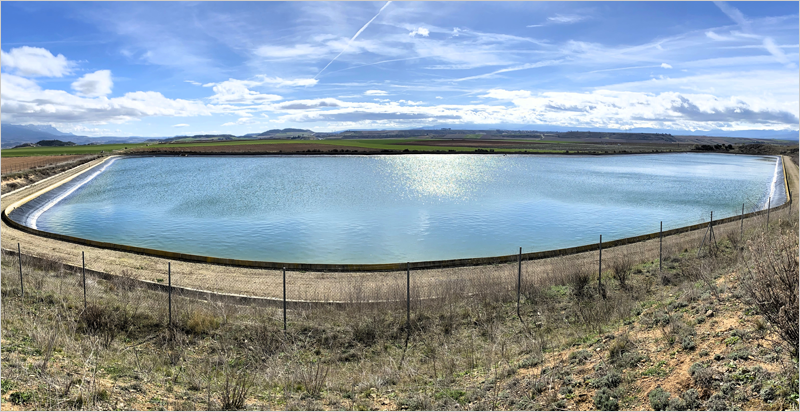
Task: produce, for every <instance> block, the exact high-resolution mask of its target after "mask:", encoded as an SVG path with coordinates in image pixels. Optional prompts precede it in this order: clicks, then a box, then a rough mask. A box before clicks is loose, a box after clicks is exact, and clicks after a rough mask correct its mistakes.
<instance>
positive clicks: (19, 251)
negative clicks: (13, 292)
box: [17, 243, 25, 298]
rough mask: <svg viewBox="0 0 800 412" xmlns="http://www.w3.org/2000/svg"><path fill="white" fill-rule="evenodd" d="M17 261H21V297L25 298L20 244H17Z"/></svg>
mask: <svg viewBox="0 0 800 412" xmlns="http://www.w3.org/2000/svg"><path fill="white" fill-rule="evenodd" d="M17 258H18V259H17V260H19V297H20V298H24V297H25V283H23V282H22V249H20V247H19V243H17Z"/></svg>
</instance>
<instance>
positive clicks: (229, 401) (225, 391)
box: [220, 364, 255, 411]
mask: <svg viewBox="0 0 800 412" xmlns="http://www.w3.org/2000/svg"><path fill="white" fill-rule="evenodd" d="M224 374H225V381H224V382H223V385H222V388H221V389H222V393H221V394H220V399H221V400H222V409H223V410H226V411H231V410H241V409H244V403H245V401H246V400H247V394H248V393H249V392H250V389H251V388H252V387H253V383H254V381H255V375H253V374H252V373H250V372H249V371H248V370H247V369H246V368H245V367H241V368H238V369H233V368H231V367H230V366H229V365H227V364H226V367H225V370H224Z"/></svg>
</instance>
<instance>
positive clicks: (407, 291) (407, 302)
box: [406, 262, 411, 331]
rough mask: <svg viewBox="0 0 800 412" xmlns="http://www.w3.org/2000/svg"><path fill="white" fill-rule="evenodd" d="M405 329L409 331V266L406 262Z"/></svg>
mask: <svg viewBox="0 0 800 412" xmlns="http://www.w3.org/2000/svg"><path fill="white" fill-rule="evenodd" d="M406 329H407V330H409V331H410V330H411V264H409V263H408V262H406Z"/></svg>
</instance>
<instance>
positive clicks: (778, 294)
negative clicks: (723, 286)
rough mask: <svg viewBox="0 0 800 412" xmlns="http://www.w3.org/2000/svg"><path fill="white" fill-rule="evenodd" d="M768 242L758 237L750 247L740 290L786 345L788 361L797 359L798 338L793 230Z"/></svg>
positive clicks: (798, 262) (799, 258)
mask: <svg viewBox="0 0 800 412" xmlns="http://www.w3.org/2000/svg"><path fill="white" fill-rule="evenodd" d="M769 240H770V239H767V238H766V236H763V235H762V236H761V237H760V238H758V239H756V240H755V242H753V243H752V244H751V245H750V247H749V252H750V253H749V256H748V258H749V259H748V260H749V262H748V263H749V264H748V265H747V269H748V270H747V271H746V272H745V273H743V282H742V284H741V287H742V288H743V289H744V292H745V295H746V296H747V297H748V298H749V299H750V301H751V302H752V303H753V304H754V305H755V307H756V309H757V310H758V312H759V313H760V314H761V315H762V316H763V317H764V318H766V319H767V320H768V321H769V322H770V323H771V324H772V325H773V326H774V327H775V330H776V331H777V332H778V334H779V336H780V337H781V338H782V339H783V340H784V342H786V343H787V345H788V347H789V350H790V351H791V354H792V357H794V358H797V356H798V343H799V340H798V336H800V316H799V315H798V312H799V311H800V309H798V302H799V301H798V287H799V286H800V285H799V284H800V281H798V276H797V273H798V270H799V269H800V255H798V243H797V230H794V231H792V232H789V233H785V234H781V235H779V236H777V238H776V239H773V241H772V242H770V241H769Z"/></svg>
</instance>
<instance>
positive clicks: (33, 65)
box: [0, 46, 75, 77]
mask: <svg viewBox="0 0 800 412" xmlns="http://www.w3.org/2000/svg"><path fill="white" fill-rule="evenodd" d="M0 58H2V62H3V67H4V68H12V69H15V71H16V74H18V75H20V76H28V77H37V76H43V77H64V75H66V74H70V73H72V67H73V66H74V65H75V63H74V62H71V61H69V60H67V58H66V57H64V55H62V54H59V55H58V56H53V54H52V53H50V51H49V50H47V49H43V48H41V47H29V46H22V47H17V48H13V49H11V51H9V52H8V53H6V52H4V51H0Z"/></svg>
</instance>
